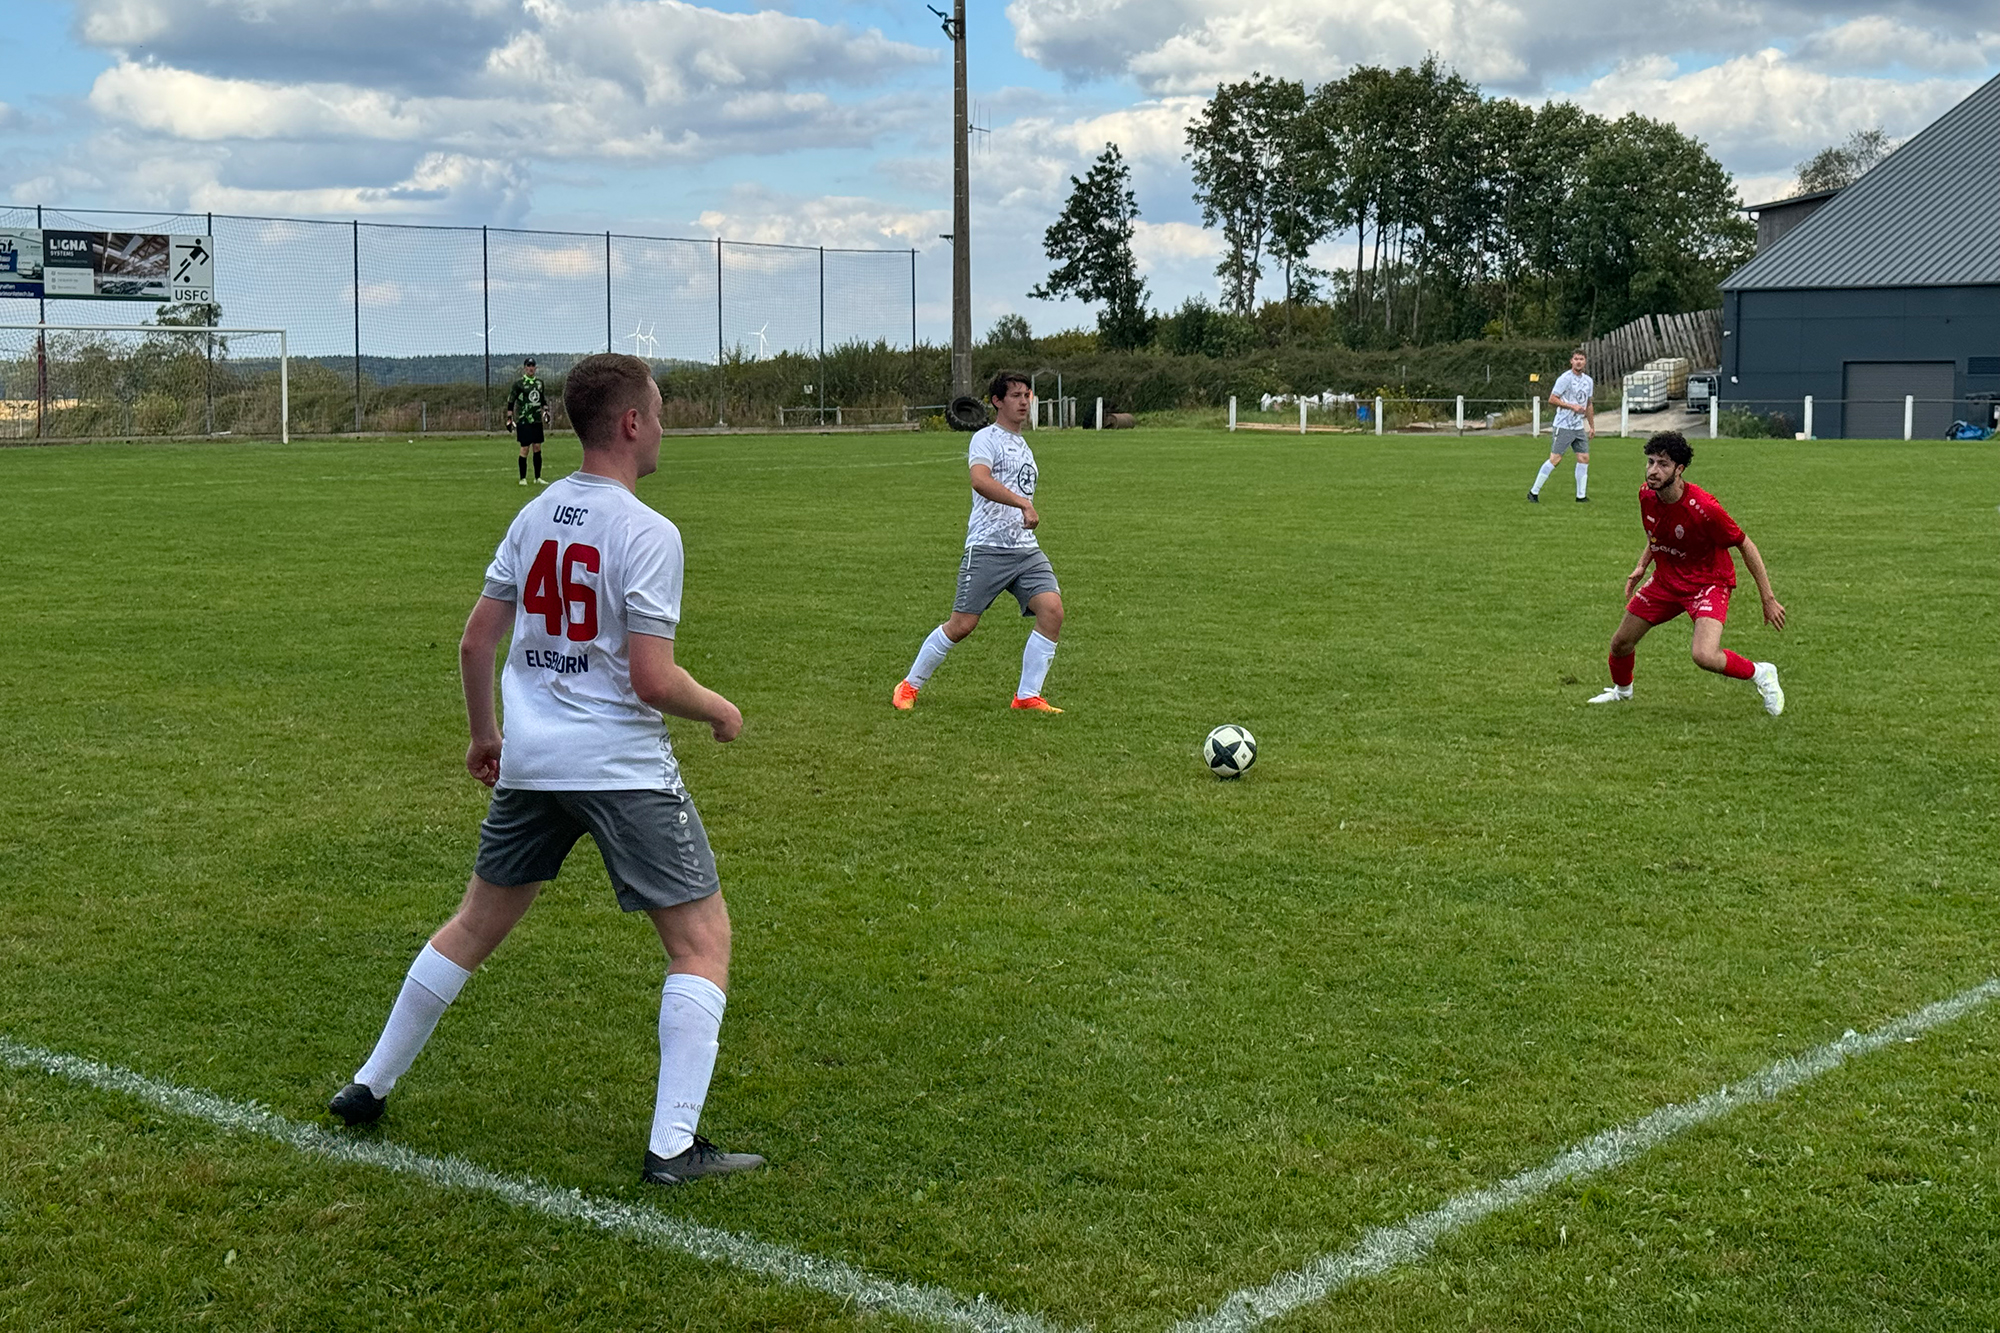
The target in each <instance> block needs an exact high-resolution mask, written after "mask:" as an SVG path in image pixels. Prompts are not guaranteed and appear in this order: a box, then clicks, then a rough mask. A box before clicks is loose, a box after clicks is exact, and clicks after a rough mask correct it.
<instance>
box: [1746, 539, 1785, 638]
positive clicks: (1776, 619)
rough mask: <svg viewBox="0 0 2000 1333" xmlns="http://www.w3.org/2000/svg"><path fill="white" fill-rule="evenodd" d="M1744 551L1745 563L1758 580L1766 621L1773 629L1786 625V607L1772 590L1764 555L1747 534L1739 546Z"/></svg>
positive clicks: (1751, 575)
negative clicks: (1780, 603) (1779, 601)
mask: <svg viewBox="0 0 2000 1333" xmlns="http://www.w3.org/2000/svg"><path fill="white" fill-rule="evenodd" d="M1736 549H1737V550H1739V551H1741V552H1743V563H1744V564H1745V565H1747V566H1748V567H1749V569H1750V577H1751V578H1753V579H1755V580H1756V581H1757V596H1758V597H1759V598H1761V599H1762V600H1763V603H1764V623H1765V624H1766V625H1769V626H1770V627H1771V628H1772V629H1783V628H1784V627H1785V608H1784V607H1783V606H1781V605H1779V603H1778V594H1776V593H1774V592H1772V591H1771V574H1770V571H1769V570H1767V569H1765V568H1764V557H1763V555H1762V554H1761V553H1759V551H1758V550H1757V543H1756V542H1753V541H1751V540H1750V539H1749V538H1748V537H1747V536H1746V537H1745V538H1744V539H1743V541H1742V543H1741V544H1740V545H1739V546H1737V548H1736Z"/></svg>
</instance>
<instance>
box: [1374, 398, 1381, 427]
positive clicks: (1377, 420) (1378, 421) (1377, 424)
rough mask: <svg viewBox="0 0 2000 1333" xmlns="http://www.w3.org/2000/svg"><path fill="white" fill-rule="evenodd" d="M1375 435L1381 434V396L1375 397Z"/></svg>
mask: <svg viewBox="0 0 2000 1333" xmlns="http://www.w3.org/2000/svg"><path fill="white" fill-rule="evenodd" d="M1375 433H1376V434H1377V435H1380V434H1381V433H1382V395H1381V394H1379V393H1378V394H1376V395H1375Z"/></svg>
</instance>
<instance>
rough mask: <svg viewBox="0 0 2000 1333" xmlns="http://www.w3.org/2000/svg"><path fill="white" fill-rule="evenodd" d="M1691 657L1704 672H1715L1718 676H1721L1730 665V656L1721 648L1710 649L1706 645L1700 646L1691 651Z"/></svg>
mask: <svg viewBox="0 0 2000 1333" xmlns="http://www.w3.org/2000/svg"><path fill="white" fill-rule="evenodd" d="M1690 656H1692V657H1693V658H1694V664H1695V665H1696V666H1698V667H1700V668H1701V669H1702V670H1703V671H1713V672H1715V673H1717V674H1718V675H1720V674H1721V672H1722V670H1723V668H1725V667H1727V666H1728V665H1729V657H1728V655H1727V654H1726V653H1724V652H1723V651H1722V649H1720V648H1710V647H1707V646H1706V645H1699V644H1698V645H1696V646H1695V648H1694V649H1693V650H1692V651H1691V653H1690Z"/></svg>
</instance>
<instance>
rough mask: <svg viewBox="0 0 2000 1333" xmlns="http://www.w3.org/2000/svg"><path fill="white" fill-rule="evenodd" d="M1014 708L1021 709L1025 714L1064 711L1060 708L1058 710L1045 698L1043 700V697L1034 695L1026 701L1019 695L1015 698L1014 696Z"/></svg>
mask: <svg viewBox="0 0 2000 1333" xmlns="http://www.w3.org/2000/svg"><path fill="white" fill-rule="evenodd" d="M1014 707H1016V708H1018V709H1020V710H1021V711H1023V712H1027V713H1060V712H1062V709H1060V708H1057V707H1056V706H1055V705H1054V704H1052V703H1050V702H1049V701H1048V700H1047V699H1044V698H1043V697H1042V696H1041V695H1039V694H1034V695H1030V696H1029V697H1027V698H1026V699H1023V698H1022V697H1021V696H1020V695H1018V694H1017V695H1015V696H1014Z"/></svg>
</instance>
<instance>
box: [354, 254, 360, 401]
mask: <svg viewBox="0 0 2000 1333" xmlns="http://www.w3.org/2000/svg"><path fill="white" fill-rule="evenodd" d="M354 430H355V433H356V434H359V433H360V431H361V220H360V219H359V218H356V219H355V220H354Z"/></svg>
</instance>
